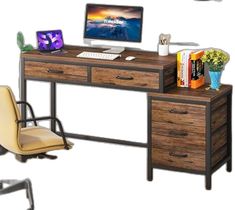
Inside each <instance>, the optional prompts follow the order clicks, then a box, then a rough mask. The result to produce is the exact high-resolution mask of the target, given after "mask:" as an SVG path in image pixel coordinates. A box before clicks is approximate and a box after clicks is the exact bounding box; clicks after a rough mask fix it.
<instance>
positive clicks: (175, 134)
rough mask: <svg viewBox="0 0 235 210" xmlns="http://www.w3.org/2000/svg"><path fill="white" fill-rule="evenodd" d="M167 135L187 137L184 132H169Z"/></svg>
mask: <svg viewBox="0 0 235 210" xmlns="http://www.w3.org/2000/svg"><path fill="white" fill-rule="evenodd" d="M169 134H170V135H172V136H188V133H187V132H184V131H169Z"/></svg>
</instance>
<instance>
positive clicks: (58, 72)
mask: <svg viewBox="0 0 235 210" xmlns="http://www.w3.org/2000/svg"><path fill="white" fill-rule="evenodd" d="M25 77H26V78H27V77H29V78H39V79H41V78H42V79H54V80H65V81H75V82H76V81H79V82H80V81H81V82H87V67H86V66H77V65H67V64H55V63H43V62H34V61H26V62H25Z"/></svg>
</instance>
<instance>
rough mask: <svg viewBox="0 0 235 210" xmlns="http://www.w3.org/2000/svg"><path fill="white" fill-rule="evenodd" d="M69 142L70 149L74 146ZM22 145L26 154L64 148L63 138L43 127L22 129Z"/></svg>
mask: <svg viewBox="0 0 235 210" xmlns="http://www.w3.org/2000/svg"><path fill="white" fill-rule="evenodd" d="M67 142H68V145H69V147H72V146H73V143H71V142H69V141H67ZM20 145H21V148H22V151H23V152H26V154H36V153H44V152H48V151H51V150H59V149H63V148H64V142H63V139H62V137H60V136H58V135H57V134H55V133H53V132H52V131H51V130H49V129H47V128H44V127H41V126H32V127H27V128H21V133H20ZM26 154H25V155H26Z"/></svg>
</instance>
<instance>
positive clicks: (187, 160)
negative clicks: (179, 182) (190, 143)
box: [152, 147, 205, 171]
mask: <svg viewBox="0 0 235 210" xmlns="http://www.w3.org/2000/svg"><path fill="white" fill-rule="evenodd" d="M184 155H185V157H183V156H184ZM180 156H182V157H180ZM152 162H153V164H157V165H161V166H171V167H176V168H181V169H182V168H183V169H191V170H198V171H205V152H204V151H203V150H202V151H194V150H189V149H186V148H179V147H168V148H152Z"/></svg>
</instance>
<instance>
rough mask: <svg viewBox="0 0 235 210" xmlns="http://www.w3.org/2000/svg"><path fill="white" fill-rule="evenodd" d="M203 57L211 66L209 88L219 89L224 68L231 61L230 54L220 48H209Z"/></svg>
mask: <svg viewBox="0 0 235 210" xmlns="http://www.w3.org/2000/svg"><path fill="white" fill-rule="evenodd" d="M201 59H202V62H203V63H205V64H206V65H208V67H209V75H210V80H211V84H210V87H209V88H208V89H210V88H211V89H215V90H219V88H220V86H221V83H220V79H221V74H222V70H223V69H224V67H225V65H226V63H228V61H229V54H228V53H226V52H224V51H223V50H220V49H208V50H205V53H204V55H203V56H202V58H201Z"/></svg>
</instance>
